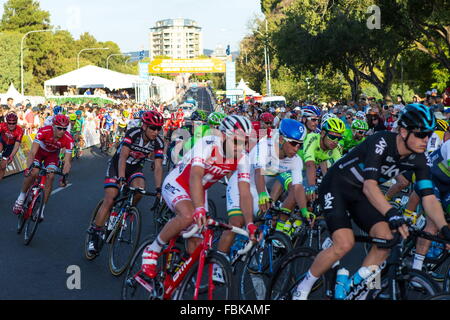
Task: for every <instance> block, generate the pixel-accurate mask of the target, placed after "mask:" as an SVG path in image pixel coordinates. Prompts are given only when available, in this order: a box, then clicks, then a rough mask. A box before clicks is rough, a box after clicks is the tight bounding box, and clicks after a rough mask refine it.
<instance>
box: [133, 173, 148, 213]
mask: <svg viewBox="0 0 450 320" xmlns="http://www.w3.org/2000/svg"><path fill="white" fill-rule="evenodd" d="M130 184H131V186H132V187H133V188H141V189H145V179H144V178H140V177H139V178H134V179H131V182H130ZM141 199H142V194H140V193H136V194H135V195H134V199H133V206H137V204H138V203H139V201H141Z"/></svg>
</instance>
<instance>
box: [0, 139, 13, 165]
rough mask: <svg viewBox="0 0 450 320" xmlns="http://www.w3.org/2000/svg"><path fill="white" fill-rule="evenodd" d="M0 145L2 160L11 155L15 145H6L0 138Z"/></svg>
mask: <svg viewBox="0 0 450 320" xmlns="http://www.w3.org/2000/svg"><path fill="white" fill-rule="evenodd" d="M0 144H1V145H2V146H3V155H2V157H3V158H8V157H9V156H10V155H11V153H12V151H13V149H14V145H15V143H14V144H6V143H4V142H3V141H2V138H1V137H0ZM0 160H1V159H0Z"/></svg>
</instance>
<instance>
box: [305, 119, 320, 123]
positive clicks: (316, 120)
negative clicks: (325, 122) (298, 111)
mask: <svg viewBox="0 0 450 320" xmlns="http://www.w3.org/2000/svg"><path fill="white" fill-rule="evenodd" d="M307 120H308V121H314V122H318V121H319V118H307Z"/></svg>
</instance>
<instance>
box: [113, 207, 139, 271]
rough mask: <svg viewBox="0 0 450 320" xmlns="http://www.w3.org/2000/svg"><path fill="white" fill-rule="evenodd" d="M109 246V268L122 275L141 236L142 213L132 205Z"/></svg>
mask: <svg viewBox="0 0 450 320" xmlns="http://www.w3.org/2000/svg"><path fill="white" fill-rule="evenodd" d="M113 232H114V236H113V238H112V241H111V245H110V247H109V270H110V271H111V273H112V274H113V275H115V276H120V275H121V274H122V273H123V272H124V271H125V269H126V268H127V267H128V264H129V263H130V261H131V259H132V258H133V254H134V251H135V250H136V247H137V245H138V243H139V238H140V236H141V215H140V213H139V210H138V209H137V208H135V207H131V208H130V209H129V210H128V211H127V212H126V213H125V214H124V217H123V218H122V220H121V221H120V223H119V224H118V226H117V227H116V229H115V230H113Z"/></svg>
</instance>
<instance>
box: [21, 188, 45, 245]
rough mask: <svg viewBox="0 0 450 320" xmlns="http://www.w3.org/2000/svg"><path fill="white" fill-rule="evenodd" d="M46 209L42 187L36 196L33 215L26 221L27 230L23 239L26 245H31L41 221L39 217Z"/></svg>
mask: <svg viewBox="0 0 450 320" xmlns="http://www.w3.org/2000/svg"><path fill="white" fill-rule="evenodd" d="M43 209H44V190H42V189H40V190H39V191H38V194H37V196H36V198H35V201H34V205H33V208H32V209H31V216H30V217H29V218H28V220H27V221H25V230H24V234H23V236H24V237H23V240H24V243H25V245H26V246H27V245H29V244H30V242H31V240H33V237H34V235H35V234H36V230H37V227H38V225H39V223H40V221H39V218H40V216H41V213H42V210H43Z"/></svg>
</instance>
